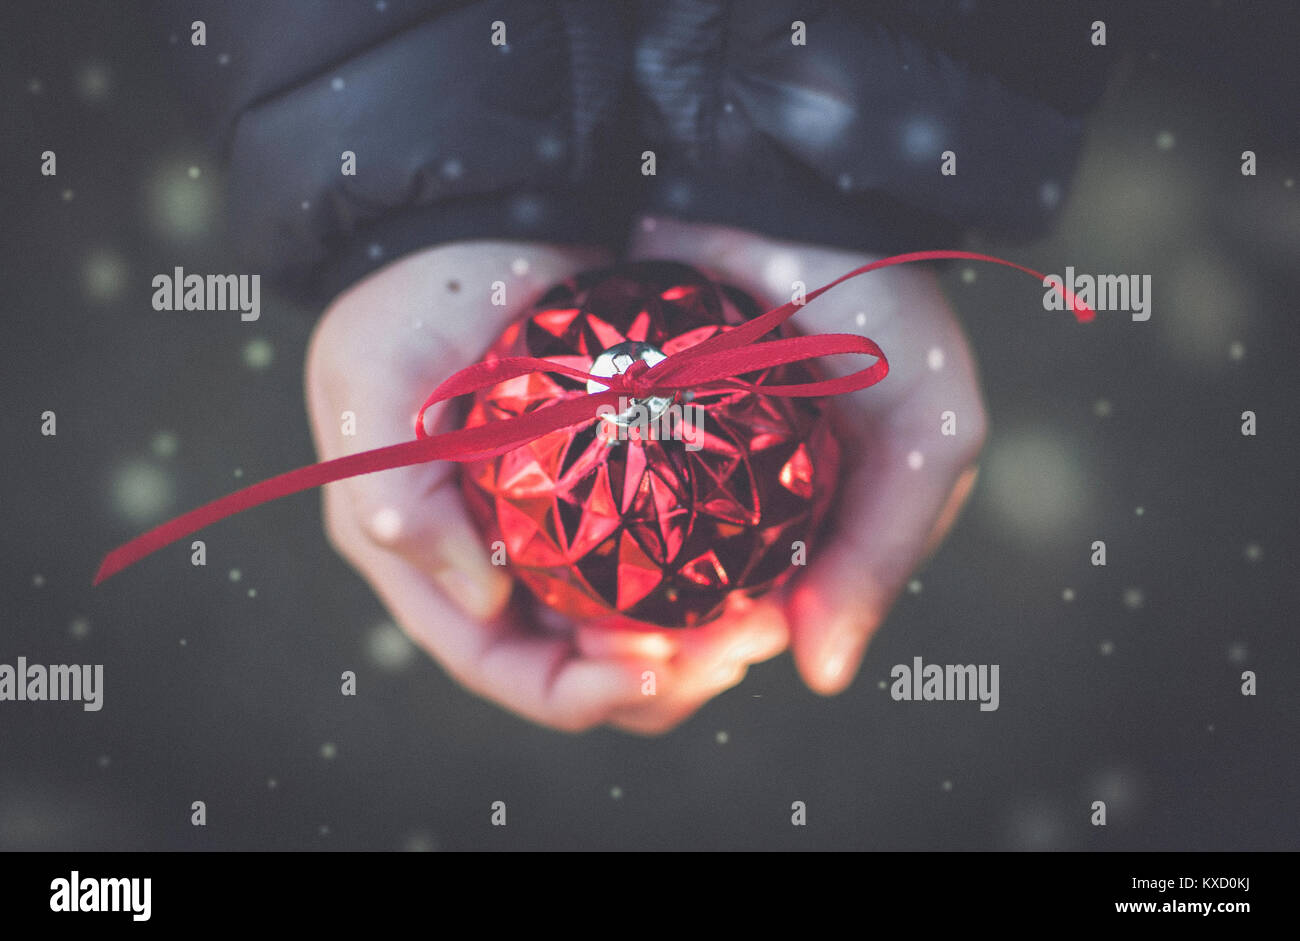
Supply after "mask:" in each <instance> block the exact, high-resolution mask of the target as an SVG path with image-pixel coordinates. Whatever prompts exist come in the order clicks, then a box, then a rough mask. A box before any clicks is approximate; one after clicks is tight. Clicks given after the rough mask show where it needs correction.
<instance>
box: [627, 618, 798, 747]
mask: <svg viewBox="0 0 1300 941" xmlns="http://www.w3.org/2000/svg"><path fill="white" fill-rule="evenodd" d="M683 634H684V636H683V637H682V638H681V641H680V644H681V648H680V650H679V652H678V654H677V655H676V656H675V657H673V658H672V659H671V660H670V661H668V662H667V663H664V664H662V666H661V667H660V668H659V669H658V670H657V671H656V676H655V679H656V685H655V693H654V695H653V696H646V697H644V699H643V701H641V702H640V703H638V704H636V705H633V706H624V707H621V708H618V709H616V710H614V711H613V712H612V713H611V715H610V717H609V720H608V721H609V723H610V724H611V725H613V726H615V727H616V728H621V729H624V730H625V731H629V732H635V733H638V734H643V735H659V734H662V733H664V732H666V731H668V730H670V729H672V728H675V727H676V726H678V725H679V724H681V723H682V722H684V721H685V720H686V719H687V718H689V717H690V716H691V715H693V714H694V713H695V712H696V711H698V710H699V708H700V707H701V706H703V705H704V704H705V703H706V702H708V701H709V700H711V699H713V698H714V697H715V696H717V695H718V694H720V693H722V692H725V691H726V690H728V689H731V688H732V687H734V686H736V685H738V684H739V683H740V682H741V681H742V680H743V679H744V677H745V674H746V672H747V671H748V669H749V667H750V666H752V665H753V664H755V663H760V662H762V661H764V660H768V659H771V658H772V657H775V656H777V655H778V654H779V653H781V652H782V651H783V650H785V649H786V647H787V646H788V644H789V627H788V624H787V622H786V618H785V615H784V612H783V610H782V608H781V606H780V605H779V604H778V603H777V602H776V601H775V600H773V599H764V600H761V601H758V602H751V601H748V600H747V599H740V600H739V602H737V603H734V606H733V608H732V610H731V611H729V612H728V614H727V615H725V616H724V617H723V618H722V619H720V620H719V621H716V622H713V623H712V624H709V625H706V626H704V627H701V628H693V629H690V630H689V631H687V632H683Z"/></svg>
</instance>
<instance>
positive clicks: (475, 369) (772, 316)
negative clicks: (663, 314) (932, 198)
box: [94, 251, 1094, 585]
mask: <svg viewBox="0 0 1300 941" xmlns="http://www.w3.org/2000/svg"><path fill="white" fill-rule="evenodd" d="M944 259H969V260H971V261H986V262H991V263H993V264H997V265H1004V266H1006V267H1008V268H1016V269H1018V270H1020V271H1023V272H1025V273H1027V274H1031V275H1033V276H1034V277H1035V278H1037V279H1038V280H1039V281H1040V282H1042V281H1044V280H1045V276H1044V275H1042V274H1040V273H1039V272H1037V271H1034V270H1033V269H1032V268H1026V267H1024V266H1023V265H1017V264H1015V263H1014V262H1010V261H1005V260H1003V259H1001V258H995V257H993V256H991V255H981V254H978V253H976V252H950V251H932V252H910V253H908V254H905V255H893V256H890V257H889V258H882V259H880V260H879V261H873V262H871V263H870V264H867V265H863V266H862V267H860V268H855V269H854V270H852V271H850V272H849V273H848V274H846V275H844V276H842V277H840V278H836V279H835V280H834V281H832V282H831V283H830V284H827V285H824V286H822V287H820V288H818V289H817V290H815V291H812V292H810V293H809V294H808V295H807V296H806V297H805V299H804V301H803V303H804V304H806V303H808V302H809V301H813V300H815V299H817V298H818V297H820V296H821V295H822V294H825V293H826V292H827V291H829V290H830V289H831V288H833V287H835V286H836V285H837V284H840V283H842V282H844V281H847V280H849V279H850V278H856V277H858V276H859V275H863V274H866V273H867V272H869V271H875V270H876V269H878V268H887V267H890V266H892V265H901V264H907V263H909V262H914V261H939V260H944ZM1052 286H1053V288H1054V289H1055V290H1056V291H1057V292H1058V293H1060V294H1061V295H1062V296H1063V297H1064V298H1065V300H1066V303H1067V304H1068V305H1069V306H1070V308H1071V309H1072V310H1073V311H1074V314H1075V317H1076V318H1077V319H1078V320H1079V321H1080V322H1081V323H1083V322H1087V321H1090V320H1092V319H1093V316H1094V312H1093V311H1092V309H1091V308H1089V307H1088V306H1087V305H1085V304H1083V303H1082V302H1080V301H1079V300H1078V299H1077V298H1075V296H1074V295H1073V294H1072V293H1071V292H1070V291H1069V290H1068V289H1066V288H1064V287H1061V286H1060V285H1059V284H1058V282H1057V281H1055V280H1054V281H1053V282H1052ZM801 306H803V305H802V304H798V303H795V302H793V301H791V302H790V303H788V304H782V305H781V306H780V307H777V308H775V309H774V310H770V311H768V312H767V313H765V314H762V315H761V316H759V317H755V318H754V319H753V320H750V321H748V322H746V323H744V324H741V325H740V326H739V327H735V328H734V329H731V330H727V331H725V332H723V333H719V334H716V335H714V336H713V337H710V338H709V339H707V340H705V341H703V342H701V343H698V344H696V345H695V346H692V347H688V348H687V349H684V350H681V351H679V352H677V353H674V354H673V355H671V356H669V357H667V358H666V359H664V360H662V361H660V362H659V363H656V364H655V365H654V366H649V365H648V364H646V363H645V362H643V361H638V362H636V363H634V364H633V365H632V366H631V367H630V368H629V369H628V371H627V372H625V373H622V374H620V375H615V376H591V375H588V374H587V373H585V372H583V371H582V370H581V369H575V368H573V367H571V366H564V365H561V364H559V363H554V362H551V361H550V360H545V359H535V358H532V357H526V356H522V357H511V358H506V359H498V360H494V361H492V362H483V363H477V364H475V365H473V366H470V367H469V368H468V369H462V370H461V371H460V372H458V373H456V374H455V375H453V376H452V377H451V378H449V379H447V380H446V381H445V382H443V383H442V384H441V385H440V386H438V388H437V389H435V390H434V392H433V394H432V395H430V396H429V398H428V400H427V401H425V403H424V405H423V407H422V408H421V409H420V414H419V417H418V418H417V420H416V427H415V434H416V438H415V440H414V441H407V442H405V443H403V444H394V445H389V446H388V447H383V448H376V449H374V450H372V451H363V452H361V453H360V454H350V455H348V456H347V457H340V458H336V459H334V460H332V461H325V462H323V463H320V464H311V465H309V466H307V467H300V468H298V469H297V470H292V471H289V472H287V473H284V474H280V475H279V476H277V477H272V478H270V479H269V480H264V481H262V482H261V483H257V484H253V485H252V486H251V487H246V488H244V489H243V490H238V491H236V492H235V493H232V494H228V495H226V496H224V497H222V498H221V499H219V500H214V501H212V502H211V503H208V504H205V505H204V506H201V507H198V508H197V509H194V510H191V511H190V512H188V513H186V514H184V515H182V516H178V517H176V518H175V519H173V520H169V521H168V522H166V523H163V524H162V525H161V526H158V527H156V528H154V529H151V530H149V531H148V532H147V533H145V534H143V535H142V536H138V537H136V538H135V539H132V540H131V541H130V542H128V543H126V544H125V545H122V546H118V547H117V548H116V549H114V550H113V551H112V552H110V553H109V554H108V555H106V556H105V557H104V561H103V562H101V563H100V566H99V571H98V572H96V573H95V581H94V584H96V585H98V584H99V583H100V582H102V581H104V579H106V578H110V577H112V576H113V575H116V574H117V573H118V572H120V571H122V569H124V568H126V567H127V566H129V565H132V564H134V563H136V562H138V561H140V560H141V559H143V558H144V557H145V556H147V555H149V554H151V553H153V552H156V551H157V550H159V549H161V548H162V547H163V546H166V545H170V544H171V543H173V542H176V541H177V540H179V539H184V538H185V537H186V536H188V535H190V534H191V533H194V532H196V531H198V530H200V529H203V528H204V527H205V526H208V525H210V524H212V523H215V522H217V521H218V520H222V519H225V518H226V517H227V516H233V515H234V514H236V513H239V512H242V511H243V510H247V509H250V508H251V507H255V506H257V505H259V504H262V503H267V502H269V501H271V500H277V499H279V498H280V497H285V496H288V495H289V494H292V493H298V492H300V491H303V490H310V489H312V488H315V487H320V486H322V485H323V484H328V483H332V482H333V481H336V480H343V479H344V478H347V477H357V476H360V475H362V474H373V473H374V472H376V471H382V470H389V469H391V468H394V467H409V466H410V465H412V464H423V463H425V462H426V461H461V462H464V461H476V460H479V459H482V458H487V457H494V456H496V455H498V454H504V453H506V452H507V451H513V450H514V449H515V448H518V447H520V446H522V445H524V444H527V443H528V442H529V441H533V440H535V439H536V438H540V437H541V436H542V435H545V434H549V433H550V432H553V431H558V430H560V429H561V428H570V427H574V426H577V425H585V424H587V423H588V422H591V421H595V420H596V419H597V418H599V415H600V410H601V408H602V407H604V406H607V405H608V406H614V407H617V406H618V400H619V399H620V398H623V397H630V398H638V399H640V398H647V397H649V396H651V395H667V396H671V395H674V394H676V393H678V392H682V391H685V390H688V389H691V390H695V391H697V392H699V391H707V390H710V389H725V388H740V389H748V390H750V391H752V392H758V393H762V394H763V395H779V396H790V397H808V396H824V395H840V394H842V393H845V392H854V391H857V390H858V389H865V388H867V387H868V386H872V385H875V384H876V383H877V382H879V381H880V380H881V379H884V378H885V376H886V374H887V373H888V372H889V362H888V361H887V360H886V359H885V354H884V353H883V352H882V351H881V349H880V347H879V346H877V345H876V344H875V343H873V342H872V341H871V340H868V339H867V338H866V337H862V336H858V335H857V334H852V333H826V334H815V335H813V336H801V337H787V338H782V339H776V340H769V341H767V342H765V343H758V342H756V341H757V340H758V339H759V338H760V337H763V336H766V335H767V334H768V333H770V332H772V331H773V330H775V329H776V328H777V327H778V326H780V325H781V324H782V323H784V322H785V321H787V320H789V319H790V318H791V317H792V316H794V314H795V313H796V312H797V311H798V310H799V308H800V307H801ZM841 353H855V354H864V355H868V356H874V357H875V358H876V362H875V363H873V364H872V365H870V366H868V367H866V368H864V369H860V370H858V371H857V372H854V373H850V374H848V375H846V376H839V377H836V378H834V379H825V380H820V381H815V382H803V383H797V384H795V385H780V386H778V385H754V384H751V383H747V382H743V381H742V380H740V379H737V378H736V377H737V376H739V375H742V374H744V373H749V372H755V371H758V370H761V369H767V368H769V367H773V366H781V365H785V364H787V363H796V362H804V361H807V360H812V359H820V358H821V357H823V356H834V355H837V354H841ZM536 372H552V373H562V374H564V375H568V376H572V377H574V378H576V379H583V380H587V379H595V380H596V381H597V382H599V383H601V384H602V385H604V386H607V387H608V390H607V391H605V392H597V393H594V394H591V395H586V396H582V397H579V398H574V399H567V400H565V401H563V402H558V403H556V404H555V405H548V406H547V407H545V408H540V409H537V410H536V411H533V412H529V413H528V414H526V415H520V416H518V417H517V418H510V419H506V420H503V421H495V422H490V423H488V424H486V425H479V426H477V427H475V428H461V429H459V430H457V431H449V432H446V433H444V434H439V435H432V436H431V435H429V434H428V432H426V431H425V428H424V413H425V412H426V411H427V410H428V409H429V408H430V407H431V406H434V405H437V404H439V403H441V402H445V401H447V400H448V399H453V398H456V397H458V396H461V395H467V394H469V393H472V392H477V391H479V390H481V389H487V388H490V387H492V386H494V385H496V384H497V383H499V382H504V381H506V380H507V379H514V378H516V377H518V376H524V375H528V374H529V373H536Z"/></svg>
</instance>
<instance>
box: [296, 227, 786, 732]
mask: <svg viewBox="0 0 1300 941" xmlns="http://www.w3.org/2000/svg"><path fill="white" fill-rule="evenodd" d="M683 257H688V256H683ZM610 262H611V259H610V258H609V257H608V256H607V255H605V254H604V253H602V252H600V251H596V250H589V249H582V250H578V249H565V248H560V247H556V246H549V245H537V244H531V243H503V242H473V243H460V244H456V245H449V246H444V247H439V248H434V249H430V250H428V251H425V252H421V253H419V254H415V255H410V256H407V257H406V258H403V259H402V260H400V261H398V262H396V263H394V264H392V265H389V266H388V267H386V268H384V269H382V270H380V271H378V272H376V273H375V274H373V275H372V276H370V277H369V278H367V279H366V280H364V281H362V282H360V283H358V284H356V285H354V286H353V287H352V288H351V289H349V290H348V291H347V292H346V293H344V294H342V295H340V296H339V297H338V298H337V299H336V300H335V301H334V302H333V303H332V304H331V305H330V307H329V309H328V310H327V311H326V312H325V313H324V315H323V316H322V317H321V320H320V323H319V325H318V326H317V329H316V333H315V336H314V337H313V340H312V343H311V347H310V349H309V351H308V354H307V368H306V387H307V388H306V391H307V403H308V408H309V410H310V414H311V424H312V432H313V435H314V437H315V440H316V447H317V450H318V451H319V452H320V457H321V459H323V460H324V459H329V458H334V457H339V456H341V455H344V454H350V453H355V452H358V451H364V450H367V449H370V448H376V447H380V446H382V445H387V444H395V443H398V442H402V441H408V440H410V439H411V438H412V437H414V434H415V430H414V429H415V415H416V413H417V411H418V410H419V408H420V406H421V405H422V404H423V402H424V400H425V398H426V397H427V396H428V394H429V393H430V392H431V391H432V390H433V388H434V387H435V386H436V385H437V384H438V383H439V382H440V381H442V380H443V379H445V378H446V377H447V376H449V375H451V374H452V373H453V372H455V371H456V370H458V369H461V368H463V367H465V366H468V365H470V364H472V363H475V362H478V361H479V359H480V358H481V357H482V355H483V353H484V352H485V351H486V350H487V348H488V346H490V345H491V343H492V342H493V340H495V339H496V337H497V335H498V334H499V333H500V332H501V330H502V329H503V328H504V327H505V326H506V325H507V324H508V323H510V322H512V321H513V320H515V319H517V318H518V317H520V316H522V314H523V312H524V311H525V310H526V309H527V307H528V306H529V305H530V304H531V303H532V302H533V301H534V300H535V299H536V298H537V297H538V296H539V295H540V294H541V293H542V292H543V291H545V290H546V289H547V288H549V287H550V286H551V285H553V284H554V283H555V282H557V281H560V280H562V279H563V278H566V277H568V276H569V275H572V274H575V273H577V272H579V271H583V270H587V269H591V268H597V267H602V266H604V265H607V264H609V263H610ZM494 281H503V282H505V284H506V286H507V300H508V304H507V305H506V306H504V307H497V306H493V305H492V304H491V303H490V298H491V293H492V288H491V285H492V282H494ZM347 412H351V413H353V415H354V416H355V434H354V435H347V434H345V433H344V427H345V425H344V422H345V421H346V419H345V417H344V413H347ZM439 418H440V415H439V414H436V413H434V412H433V410H431V411H430V414H429V418H428V420H429V424H430V427H434V426H436V425H438V422H439ZM324 500H325V526H326V530H327V532H328V534H329V537H330V540H331V542H332V543H333V544H334V546H335V548H337V549H338V551H339V552H340V553H341V554H342V555H343V557H344V558H346V559H347V560H348V561H349V562H351V563H352V565H354V566H355V567H356V568H357V569H358V570H359V571H360V572H361V574H362V575H363V576H364V577H365V578H366V580H367V581H368V582H369V583H370V585H371V587H373V588H374V590H375V592H376V593H377V594H378V595H379V597H380V598H381V599H382V600H383V602H384V604H385V605H386V606H387V607H388V609H389V611H390V612H391V613H392V614H393V617H394V618H395V619H396V620H397V622H398V623H399V624H400V625H401V626H402V627H403V628H404V629H405V630H406V632H407V633H408V634H409V635H410V636H411V637H412V638H413V639H414V640H415V641H416V642H418V643H419V644H420V645H421V646H422V647H424V649H426V650H427V651H428V652H429V653H430V654H431V655H432V656H433V657H434V658H435V659H436V660H438V662H439V663H441V664H442V665H443V666H444V667H445V668H446V669H447V671H448V672H449V673H451V675H452V676H454V677H455V678H456V679H457V680H459V681H460V682H461V683H463V684H464V685H465V686H467V687H468V688H469V689H471V690H473V691H474V692H476V693H478V694H480V695H482V696H484V697H486V698H488V699H491V700H494V701H495V702H498V703H500V704H501V705H503V706H505V707H507V708H509V709H512V710H514V711H515V712H518V713H520V714H521V715H523V716H525V717H527V718H529V719H532V720H533V721H535V722H538V723H541V724H543V725H548V726H553V727H555V728H559V729H565V730H580V729H586V728H590V727H592V726H595V725H599V724H602V723H606V722H608V723H611V724H613V725H616V726H619V727H621V728H625V729H629V730H632V731H638V732H645V733H655V732H662V731H665V730H666V729H668V728H671V727H672V726H674V725H676V724H677V723H679V722H681V721H682V720H683V719H685V718H686V717H687V716H689V715H690V714H691V713H693V712H694V711H695V710H696V709H698V708H699V707H700V706H701V705H702V704H703V703H705V702H707V701H708V700H709V699H712V698H713V697H714V696H716V695H717V694H718V693H720V692H722V691H723V690H725V689H728V688H729V687H731V686H734V685H735V684H736V683H739V682H740V680H741V679H742V678H743V676H744V674H745V670H746V669H747V668H748V666H749V665H750V664H751V663H754V662H757V661H760V660H764V659H767V658H769V657H773V656H775V655H776V654H778V653H780V652H781V651H782V650H784V649H785V647H786V645H787V643H788V636H787V633H786V625H785V618H784V616H783V614H782V613H781V610H780V608H779V606H778V605H777V604H775V603H774V602H772V601H764V602H759V603H757V604H747V605H746V604H741V605H738V606H737V607H736V609H735V610H733V611H732V612H731V613H729V614H728V615H727V616H726V617H724V618H722V619H719V620H718V621H716V622H714V623H712V624H710V625H708V626H706V627H704V628H700V629H696V630H691V631H654V632H648V633H627V632H608V631H605V630H602V629H599V628H593V627H591V626H585V627H581V626H579V627H574V626H569V627H568V628H561V629H558V630H557V629H555V628H554V627H552V628H551V629H550V630H547V629H546V628H543V627H542V626H540V625H537V624H533V623H528V622H527V621H525V620H523V619H522V618H521V616H520V615H519V614H518V613H517V612H516V611H515V610H513V609H508V608H507V601H508V599H509V596H510V592H511V586H512V580H511V578H510V576H509V574H508V571H507V570H506V569H504V568H497V567H494V566H493V565H492V564H491V560H490V556H489V554H488V551H487V548H486V547H485V545H484V544H483V540H482V538H481V536H480V535H479V533H478V532H477V530H476V529H475V526H474V524H473V522H472V521H471V520H470V518H469V516H468V514H467V511H466V508H465V506H464V505H463V503H462V500H461V494H460V488H459V486H458V485H457V467H456V465H454V464H450V463H445V462H436V463H430V464H423V465H417V466H415V467H410V468H401V469H396V470H388V471H382V472H380V473H377V474H369V475H366V476H364V477H357V478H353V479H350V480H344V481H339V482H338V483H334V484H329V485H328V486H326V487H325V492H324ZM646 671H653V673H654V678H653V683H654V695H648V694H647V693H646V692H645V690H647V689H649V686H648V685H647V682H646V679H645V672H646Z"/></svg>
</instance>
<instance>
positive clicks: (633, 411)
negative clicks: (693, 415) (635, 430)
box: [587, 340, 673, 428]
mask: <svg viewBox="0 0 1300 941" xmlns="http://www.w3.org/2000/svg"><path fill="white" fill-rule="evenodd" d="M667 358H668V357H667V356H665V355H664V354H663V353H662V352H661V351H660V350H659V349H657V348H656V347H654V346H652V345H651V344H649V343H642V342H641V341H640V340H626V341H624V342H622V343H615V344H614V345H613V346H611V347H610V348H609V349H607V350H605V351H604V352H603V353H601V354H600V355H599V356H597V357H596V359H595V361H594V362H593V363H592V364H591V369H589V370H588V371H587V373H588V375H592V376H617V375H622V374H623V373H625V372H627V371H628V369H629V368H631V366H632V364H633V363H635V362H637V361H638V360H639V361H641V362H643V363H645V364H646V365H647V366H654V365H655V363H661V362H663V361H664V360H665V359H667ZM608 388H609V386H607V385H604V384H602V383H599V382H597V381H596V380H595V379H588V380H587V392H589V393H592V394H595V393H597V392H604V391H605V390H606V389H608ZM672 404H673V400H672V398H671V397H670V396H663V395H652V396H649V397H648V398H645V399H632V400H631V401H630V403H629V404H628V407H627V408H626V409H624V410H623V411H621V412H619V413H618V414H617V415H602V416H601V417H602V418H603V419H604V420H605V421H608V422H610V423H611V424H613V425H615V426H617V427H619V428H627V427H629V426H631V425H634V424H640V423H642V422H647V421H651V422H652V421H654V420H655V419H657V418H658V417H659V416H660V415H662V414H663V413H664V412H666V411H667V410H668V406H670V405H672Z"/></svg>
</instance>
